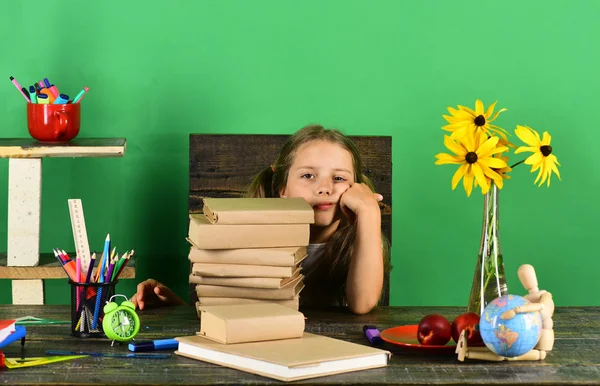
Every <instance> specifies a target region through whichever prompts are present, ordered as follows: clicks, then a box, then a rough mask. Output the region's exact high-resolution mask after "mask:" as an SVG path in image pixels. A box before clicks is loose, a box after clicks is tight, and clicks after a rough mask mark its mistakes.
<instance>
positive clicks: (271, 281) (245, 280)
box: [189, 267, 302, 289]
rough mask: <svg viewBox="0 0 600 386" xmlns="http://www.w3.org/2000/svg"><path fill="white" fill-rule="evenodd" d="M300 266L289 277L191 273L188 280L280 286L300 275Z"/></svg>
mask: <svg viewBox="0 0 600 386" xmlns="http://www.w3.org/2000/svg"><path fill="white" fill-rule="evenodd" d="M301 270H302V268H300V267H298V268H296V270H295V271H294V273H293V274H292V276H291V277H286V278H283V279H280V278H276V277H207V276H197V275H194V274H191V275H190V277H189V282H190V283H191V284H208V285H222V286H229V287H250V288H275V289H277V288H282V287H284V286H285V285H286V284H287V283H289V282H290V281H292V280H294V279H295V278H297V277H298V276H299V275H300V271H301Z"/></svg>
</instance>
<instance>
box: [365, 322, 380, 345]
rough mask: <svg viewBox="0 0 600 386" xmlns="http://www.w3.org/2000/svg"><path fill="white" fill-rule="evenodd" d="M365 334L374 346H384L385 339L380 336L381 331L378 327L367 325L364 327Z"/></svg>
mask: <svg viewBox="0 0 600 386" xmlns="http://www.w3.org/2000/svg"><path fill="white" fill-rule="evenodd" d="M363 332H364V333H365V336H366V337H367V339H368V340H369V343H371V344H372V345H379V344H383V339H381V336H379V330H378V329H377V327H376V326H373V325H370V324H367V325H365V326H363Z"/></svg>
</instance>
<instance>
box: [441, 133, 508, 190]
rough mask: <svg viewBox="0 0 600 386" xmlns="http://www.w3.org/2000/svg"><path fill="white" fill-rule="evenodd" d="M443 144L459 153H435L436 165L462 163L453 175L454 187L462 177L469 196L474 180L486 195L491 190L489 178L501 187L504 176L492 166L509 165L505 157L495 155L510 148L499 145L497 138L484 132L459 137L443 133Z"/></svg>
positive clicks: (498, 167) (497, 167)
mask: <svg viewBox="0 0 600 386" xmlns="http://www.w3.org/2000/svg"><path fill="white" fill-rule="evenodd" d="M444 145H446V147H447V148H448V149H449V150H450V151H452V152H453V153H454V154H456V155H455V156H453V155H450V154H446V153H439V154H437V155H436V156H435V158H437V161H435V164H436V165H443V164H456V165H460V167H459V168H458V170H456V172H455V173H454V176H453V177H452V190H454V189H455V188H456V185H458V182H459V181H460V179H461V178H462V179H463V185H464V188H465V191H466V192H467V196H471V191H472V189H473V180H476V181H477V183H478V185H479V186H481V193H483V194H485V193H487V191H488V190H489V189H490V184H489V183H488V180H487V178H490V180H493V181H494V182H495V183H496V184H497V185H498V187H499V188H502V176H501V175H500V174H498V173H497V172H495V171H494V170H492V168H494V169H502V168H505V167H507V164H506V161H504V160H503V159H500V158H496V157H494V154H498V153H502V152H503V151H506V150H508V148H507V147H505V146H497V145H498V137H496V136H492V137H490V138H488V136H487V134H486V133H485V132H483V131H478V132H477V133H471V132H466V133H465V135H464V136H462V137H459V138H452V136H448V135H444ZM486 177H487V178H486Z"/></svg>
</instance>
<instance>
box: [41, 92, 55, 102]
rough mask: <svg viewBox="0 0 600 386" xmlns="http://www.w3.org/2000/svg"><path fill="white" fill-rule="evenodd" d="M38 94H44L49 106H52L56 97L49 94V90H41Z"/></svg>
mask: <svg viewBox="0 0 600 386" xmlns="http://www.w3.org/2000/svg"><path fill="white" fill-rule="evenodd" d="M40 94H46V95H48V101H49V104H53V103H54V101H55V100H56V97H55V96H54V95H52V93H51V92H50V90H48V89H47V88H43V89H42V90H41V91H40Z"/></svg>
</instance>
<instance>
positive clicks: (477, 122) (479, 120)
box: [475, 115, 485, 126]
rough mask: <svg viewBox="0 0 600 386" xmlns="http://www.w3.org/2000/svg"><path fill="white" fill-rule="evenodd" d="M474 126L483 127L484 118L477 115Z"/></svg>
mask: <svg viewBox="0 0 600 386" xmlns="http://www.w3.org/2000/svg"><path fill="white" fill-rule="evenodd" d="M475 125H476V126H485V117H484V116H483V115H478V116H477V117H475Z"/></svg>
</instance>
